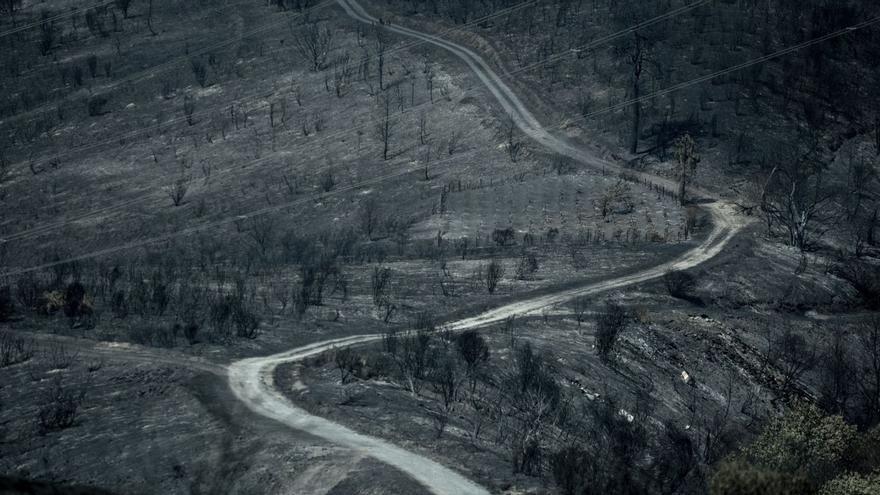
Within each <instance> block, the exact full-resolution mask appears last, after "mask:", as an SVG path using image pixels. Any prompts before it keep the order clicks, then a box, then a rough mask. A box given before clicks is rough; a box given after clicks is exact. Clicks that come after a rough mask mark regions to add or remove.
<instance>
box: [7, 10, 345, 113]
mask: <svg viewBox="0 0 880 495" xmlns="http://www.w3.org/2000/svg"><path fill="white" fill-rule="evenodd" d="M331 3H334V0H324V1H322V2H320V3H318V4H316V5H314V6H312V7H309V8H307V9H305V10H303V11H302V12H300V13H297V14H293V15H291V16H290V17H289V18H287V17H286V16H285V17H281V18H280V19H279V20H275V21H271V22H268V23H266V24H264V25H262V26H260V27H257V28H255V29H253V30H250V31H246V32H244V33H242V34H241V36H239V37H232V38H229V39H226V40H225V41H220V42H217V43H213V44H210V45H208V46H204V47H202V48H199V49H197V50H195V51H192V52H189V53H188V54H187V55H184V56H181V57H176V58H172V59H171V60H168V61H165V62H162V63H160V64H157V65H154V66H152V67H149V68H147V69H144V70H142V71H139V72H135V73H134V74H129V75H128V76H126V77H124V78H122V79H120V80H117V81H113V82H112V83H110V84H108V85H107V86H104V87H102V88H99V89H98V90H96V91H94V92H93V93H92V95H91V96H98V95H104V94H107V93H109V92H110V91H112V90H114V89H116V88H117V87H119V86H121V85H123V84H127V83H133V82H137V81H140V80H143V79H146V78H148V77H152V76H155V75H157V74H160V73H162V72H164V71H166V70H168V69H170V68H171V67H174V66H175V65H177V64H178V63H180V62H183V61H186V60H189V59H190V58H192V57H199V56H202V55H204V54H206V53H209V52H211V51H213V50H216V49H218V48H222V47H224V46H228V45H231V44H233V43H236V42H238V41H240V40H242V39H245V38H247V37H249V36H253V35H255V34H260V33H263V32H265V31H268V30H270V29H272V28H275V27H278V26H279V25H282V24H284V23H285V22H287V21H290V20H292V19H295V18H297V17H303V16H306V15H308V14H310V13H311V12H313V11H316V10H319V9H322V8H324V7H326V6H327V5H330V4H331ZM75 96H76V94H75V93H71V94H68V95H66V96H64V97H62V98H59V99H57V100H53V101H51V102H48V103H45V104H43V105H41V106H40V107H39V108H37V109H34V110H31V111H28V112H24V113H21V114H18V115H15V116H13V117H9V118H7V119H5V120H3V121H0V123H5V122H6V121H15V120H18V119H20V118H23V117H26V116H30V115H32V114H33V113H36V112H46V111H49V110H51V109H50V108H47V107H49V106H51V105H57V104H58V103H60V102H65V101H69V100H71V99H73V98H74V97H75Z"/></svg>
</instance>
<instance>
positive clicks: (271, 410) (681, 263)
mask: <svg viewBox="0 0 880 495" xmlns="http://www.w3.org/2000/svg"><path fill="white" fill-rule="evenodd" d="M337 2H338V3H339V4H340V5H341V6H342V8H343V9H345V11H346V13H347V14H348V15H349V16H351V17H352V18H354V19H356V20H358V21H361V22H364V23H367V24H377V25H378V24H379V21H378V19H376V18H375V17H373V16H371V15H370V14H369V13H367V12H366V11H365V10H364V9H363V8H362V7H361V6H360V5H359V4H358V3H357V2H356V0H337ZM381 26H382V27H383V28H385V29H387V30H389V31H392V32H395V33H397V34H400V35H403V36H408V37H413V38H417V39H420V40H423V41H425V42H427V43H430V44H433V45H435V46H437V47H440V48H443V49H445V50H447V51H449V52H451V53H453V54H454V55H456V56H457V57H459V58H460V59H462V60H463V61H464V62H465V63H466V64H467V65H468V66H469V67H470V68H471V69H472V70H473V71H474V73H475V74H476V75H477V77H479V79H480V80H481V81H482V82H483V84H485V86H486V87H487V88H488V89H489V91H491V93H492V94H493V95H494V96H495V98H496V99H497V100H498V102H499V103H500V104H501V106H502V107H503V108H504V110H505V111H506V112H507V113H508V114H509V115H510V116H511V117H512V118H513V120H514V122H515V123H516V125H517V126H518V127H519V128H520V129H521V130H522V131H523V132H524V133H525V134H527V135H528V136H530V137H531V138H532V139H534V140H535V141H537V142H538V143H539V144H541V145H542V146H544V147H546V148H548V149H550V150H552V151H554V152H556V153H559V154H562V155H565V156H568V157H570V158H572V159H574V160H576V161H578V162H580V163H582V164H584V165H586V166H589V167H593V168H596V169H604V170H611V171H616V172H622V171H623V168H622V167H620V166H618V165H616V164H613V163H610V162H607V161H605V160H602V159H600V158H598V157H596V156H593V155H592V154H591V153H589V152H588V151H586V150H583V149H580V148H579V147H578V146H577V145H575V144H572V143H570V142H569V141H568V140H566V139H565V138H562V137H558V136H555V135H553V134H551V133H550V132H549V131H548V130H546V129H545V128H544V127H543V126H542V125H541V124H540V123H539V122H538V120H537V119H536V118H535V117H534V116H533V115H532V114H531V113H530V112H529V110H528V109H527V108H526V106H525V105H524V104H523V103H522V102H521V101H520V100H519V98H518V97H517V96H516V95H515V94H514V92H513V91H512V90H511V89H510V88H509V87H508V86H507V85H506V84H505V83H504V82H503V81H502V80H501V79H500V78H499V77H498V75H497V74H496V73H495V72H494V71H493V70H492V69H491V68H490V67H489V65H488V64H487V63H486V62H485V61H484V60H483V59H482V58H481V57H480V56H478V55H477V54H475V53H474V52H472V51H471V50H469V49H467V48H465V47H462V46H459V45H457V44H454V43H451V42H449V41H446V40H444V39H442V38H438V37H436V36H433V35H430V34H425V33H421V32H418V31H414V30H411V29H407V28H405V27H401V26H394V25H387V24H382V25H381ZM626 172H627V173H628V174H630V175H631V176H635V177H637V178H639V179H644V180H650V181H651V182H653V183H654V184H658V185H662V186H663V187H666V188H669V189H673V190H674V188H675V184H673V183H672V182H671V181H669V180H667V179H663V178H660V177H655V176H652V175H648V174H641V173H634V172H633V171H631V170H627V171H626ZM692 192H695V193H696V194H699V195H702V196H704V197H709V195H708V194H707V193H705V192H704V191H699V190H697V191H693V190H692ZM703 207H704V208H705V209H706V210H707V211H708V212H709V213H710V214H711V216H712V220H713V222H712V223H713V229H712V231H711V233H709V235H708V236H707V237H706V239H705V240H704V241H703V242H702V243H700V245H698V246H696V247H695V248H694V249H692V250H690V251H688V252H687V253H685V254H684V255H682V256H681V257H679V258H678V259H676V260H673V261H670V262H667V263H663V264H661V265H658V266H656V267H653V268H650V269H647V270H644V271H641V272H638V273H634V274H631V275H626V276H623V277H619V278H614V279H610V280H605V281H602V282H598V283H593V284H589V285H584V286H581V287H577V288H573V289H567V290H565V291H564V292H559V293H555V294H550V295H544V296H539V297H535V298H532V299H526V300H522V301H519V302H515V303H511V304H507V305H504V306H501V307H498V308H495V309H493V310H490V311H487V312H485V313H482V314H480V315H477V316H474V317H470V318H466V319H463V320H459V321H456V322H452V323H449V324H448V325H447V328H450V329H452V330H455V331H463V330H467V329H472V328H477V327H481V326H485V325H489V324H492V323H496V322H499V321H502V320H504V319H506V318H507V317H509V316H514V315H525V314H529V313H534V312H536V311H539V310H541V309H542V308H546V307H548V306H553V305H557V304H560V303H563V302H565V301H568V300H571V299H573V298H575V297H578V296H582V295H591V294H596V293H599V292H604V291H608V290H612V289H618V288H622V287H626V286H629V285H632V284H637V283H641V282H645V281H648V280H652V279H655V278H658V277H661V276H662V275H663V274H664V273H666V272H667V271H668V270H671V269H677V270H683V269H687V268H692V267H695V266H697V265H699V264H700V263H703V262H705V261H707V260H709V259H711V258H713V257H714V256H716V255H717V254H718V253H720V252H721V251H722V250H723V249H724V246H725V245H726V244H727V242H728V241H730V239H731V238H733V236H734V235H735V234H736V233H737V232H738V231H739V230H740V229H741V228H742V227H743V225H744V222H743V221H742V219H741V218H738V217H737V216H736V215H735V213H734V208H733V205H731V204H728V203H724V202H712V203H708V204H705V205H704V206H703ZM381 338H382V336H381V335H379V334H373V335H360V336H353V337H346V338H340V339H334V340H328V341H325V342H318V343H315V344H311V345H308V346H305V347H301V348H299V349H294V350H291V351H287V352H284V353H280V354H275V355H273V356H268V357H260V358H252V359H245V360H242V361H238V362H235V363H233V364H231V365H230V367H229V373H228V376H229V385H230V388H231V389H232V392H233V393H234V394H235V396H236V397H238V398H239V399H240V400H241V401H243V402H244V403H245V404H246V405H247V406H248V407H249V408H250V409H251V410H253V411H254V412H256V413H258V414H260V415H263V416H265V417H268V418H272V419H275V420H277V421H280V422H281V423H283V424H285V425H288V426H290V427H291V428H296V429H299V430H302V431H305V432H308V433H310V434H312V435H315V436H317V437H320V438H323V439H325V440H328V441H330V442H333V443H336V444H339V445H342V446H345V447H348V448H351V449H353V450H356V451H358V452H360V453H363V454H366V455H369V456H372V457H374V458H376V459H378V460H380V461H382V462H385V463H387V464H389V465H391V466H393V467H395V468H397V469H399V470H401V471H403V472H405V473H407V474H408V475H410V476H412V478H413V479H415V480H416V481H418V482H419V483H421V484H423V485H424V486H425V487H426V488H428V489H429V490H430V491H431V492H433V493H436V494H450V495H453V494H454V495H469V494H486V493H488V491H487V490H486V489H484V488H482V487H480V486H478V485H477V484H475V483H473V482H472V481H470V480H468V479H467V478H465V477H463V476H462V475H460V474H458V473H456V472H455V471H453V470H451V469H449V468H446V467H444V466H442V465H440V464H438V463H437V462H435V461H432V460H431V459H428V458H426V457H423V456H420V455H417V454H414V453H412V452H409V451H407V450H404V449H402V448H400V447H397V446H394V445H392V444H390V443H388V442H385V441H383V440H380V439H378V438H373V437H369V436H366V435H362V434H360V433H357V432H355V431H353V430H351V429H349V428H346V427H344V426H342V425H339V424H337V423H334V422H332V421H329V420H327V419H324V418H321V417H317V416H314V415H311V414H309V413H308V412H306V411H305V410H303V409H301V408H299V407H297V406H296V405H294V404H293V403H291V401H290V400H289V399H288V398H287V397H285V396H284V395H283V394H282V393H281V392H279V391H278V390H276V389H275V387H274V383H273V374H274V370H275V368H276V367H277V366H278V365H280V364H282V363H291V362H296V361H301V360H303V359H305V358H308V357H309V356H314V355H316V354H320V353H322V352H325V351H327V350H330V349H333V348H338V347H346V346H353V345H359V344H364V343H368V342H373V341H377V340H379V339H381Z"/></svg>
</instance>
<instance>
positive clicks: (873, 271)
mask: <svg viewBox="0 0 880 495" xmlns="http://www.w3.org/2000/svg"><path fill="white" fill-rule="evenodd" d="M833 272H834V274H835V275H837V276H838V277H840V278H842V279H843V280H845V281H846V282H847V283H848V284H849V285H850V286H851V287H852V288H853V289H854V290H855V291H856V294H857V295H858V298H859V300H860V301H859V302H861V304H862V305H864V306H865V307H866V308H867V309H870V310H876V309H880V267H877V266H872V265H870V264H868V263H863V262H859V261H850V262H846V263H842V264H840V265H838V266H837V267H835V268H834V270H833Z"/></svg>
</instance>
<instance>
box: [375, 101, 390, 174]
mask: <svg viewBox="0 0 880 495" xmlns="http://www.w3.org/2000/svg"><path fill="white" fill-rule="evenodd" d="M395 126H396V122H395V121H394V117H393V116H392V115H391V98H390V97H389V95H387V94H384V93H383V94H381V95H379V102H378V107H377V108H376V113H375V115H374V117H373V131H374V133H375V135H376V139H378V140H379V141H380V142H381V143H382V159H383V160H387V159H388V158H389V156H390V153H389V152H390V149H391V140H392V139H393V137H394V130H395Z"/></svg>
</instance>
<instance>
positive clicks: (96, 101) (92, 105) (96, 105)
mask: <svg viewBox="0 0 880 495" xmlns="http://www.w3.org/2000/svg"><path fill="white" fill-rule="evenodd" d="M107 101H108V100H107V98H104V97H103V96H93V97H91V98H89V102H88V104H87V105H86V106H87V108H88V110H89V117H99V116H101V115H104V114H106V113H107V111H106V110H104V106H106V105H107Z"/></svg>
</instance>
